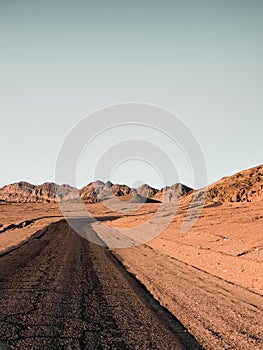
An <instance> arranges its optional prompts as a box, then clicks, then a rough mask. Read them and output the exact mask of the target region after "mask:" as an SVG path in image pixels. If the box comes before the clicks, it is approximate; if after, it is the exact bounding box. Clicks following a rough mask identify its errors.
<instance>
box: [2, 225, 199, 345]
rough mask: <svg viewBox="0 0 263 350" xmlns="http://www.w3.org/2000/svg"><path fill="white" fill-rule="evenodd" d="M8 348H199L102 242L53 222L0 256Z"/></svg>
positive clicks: (3, 333)
mask: <svg viewBox="0 0 263 350" xmlns="http://www.w3.org/2000/svg"><path fill="white" fill-rule="evenodd" d="M0 298H1V299H0V300H1V301H0V344H1V343H3V344H5V346H6V348H7V349H20V350H24V349H25V350H26V349H30V350H34V349H91V350H92V349H122V350H126V349H140V350H143V349H162V350H165V349H169V350H172V349H201V347H200V346H199V345H198V344H197V343H196V341H195V339H194V338H193V337H192V336H191V335H190V334H189V333H188V332H187V331H186V330H185V329H184V328H183V326H182V325H181V324H180V323H179V322H178V321H177V320H176V319H175V318H174V317H173V316H172V315H171V314H170V313H168V312H167V311H166V310H165V309H163V308H162V307H161V306H160V305H159V304H158V303H157V302H156V301H155V300H154V299H153V298H152V297H151V295H149V294H148V293H147V291H146V290H145V289H144V288H143V286H142V285H140V284H139V282H137V281H136V280H135V279H134V278H133V277H132V276H130V275H129V274H128V273H127V272H126V271H125V269H124V268H123V267H122V265H121V264H120V263H119V262H118V261H117V260H116V258H115V257H114V256H113V255H112V254H111V253H110V252H109V251H108V250H107V249H105V248H102V247H100V246H98V245H94V244H92V243H90V242H88V241H87V240H85V239H83V238H81V237H80V236H79V235H78V234H76V233H75V232H73V231H72V230H71V229H70V228H69V226H68V225H67V224H66V222H64V221H61V222H59V223H54V224H52V225H50V226H49V227H48V228H46V229H44V230H42V232H40V233H38V234H37V235H34V236H33V237H31V239H30V240H29V242H28V243H26V244H23V245H22V246H20V247H18V248H17V249H15V250H12V251H11V252H9V253H7V254H2V256H1V257H0Z"/></svg>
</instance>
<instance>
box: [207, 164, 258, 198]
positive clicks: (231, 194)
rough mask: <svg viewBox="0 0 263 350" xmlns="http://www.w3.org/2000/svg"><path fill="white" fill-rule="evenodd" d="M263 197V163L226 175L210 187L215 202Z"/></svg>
mask: <svg viewBox="0 0 263 350" xmlns="http://www.w3.org/2000/svg"><path fill="white" fill-rule="evenodd" d="M262 198H263V165H260V166H256V167H254V168H251V169H248V170H243V171H240V172H238V173H237V174H235V175H232V176H228V177H224V178H222V179H221V180H219V181H217V182H215V183H214V184H212V185H210V186H209V187H208V192H207V200H208V201H213V202H254V201H258V200H260V199H262Z"/></svg>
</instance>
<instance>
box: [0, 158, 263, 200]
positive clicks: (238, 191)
mask: <svg viewBox="0 0 263 350" xmlns="http://www.w3.org/2000/svg"><path fill="white" fill-rule="evenodd" d="M200 193H202V189H201V190H193V189H192V188H190V187H187V186H185V185H183V184H180V183H176V184H174V185H171V186H166V187H164V188H162V189H161V190H158V189H156V188H153V187H151V186H149V185H148V184H143V185H142V186H140V187H139V188H137V189H134V188H130V187H129V186H127V185H119V184H113V183H111V182H110V181H108V182H106V183H104V182H103V181H95V182H91V183H90V184H88V185H87V186H84V187H83V188H81V189H80V190H79V191H78V190H77V189H76V188H74V187H71V186H69V185H56V184H54V183H50V182H46V183H44V184H42V185H32V184H30V183H28V182H25V181H20V182H16V183H13V184H10V185H6V186H4V187H2V188H0V202H15V203H35V202H42V203H43V202H47V203H54V202H57V201H60V200H62V199H63V200H74V199H76V198H77V197H78V196H79V195H80V197H81V199H82V200H83V202H85V203H96V202H100V201H104V200H108V199H110V198H112V197H116V198H119V199H120V200H124V201H131V202H137V203H143V202H146V203H149V202H151V203H156V202H164V203H169V202H176V201H178V199H180V198H184V197H185V198H188V197H189V196H192V195H194V196H196V197H198V194H200ZM58 194H59V195H58ZM261 199H263V165H259V166H256V167H253V168H251V169H248V170H243V171H240V172H238V173H237V174H235V175H232V176H228V177H224V178H222V179H221V180H219V181H217V182H215V183H214V184H212V185H210V186H209V187H208V191H207V197H206V201H207V202H253V201H258V200H261Z"/></svg>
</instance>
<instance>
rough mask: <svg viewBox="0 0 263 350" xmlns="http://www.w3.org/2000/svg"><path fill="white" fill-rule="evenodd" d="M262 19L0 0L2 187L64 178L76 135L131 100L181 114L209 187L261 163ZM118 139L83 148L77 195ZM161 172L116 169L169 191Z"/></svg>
mask: <svg viewBox="0 0 263 350" xmlns="http://www.w3.org/2000/svg"><path fill="white" fill-rule="evenodd" d="M262 16H263V2H262V1H261V0H251V1H243V0H227V1H225V0H221V1H216V0H209V1H208V0H198V1H197V0H185V1H177V0H173V1H168V0H162V1H155V0H152V1H145V0H140V1H137V0H134V1H126V0H122V1H109V0H107V1H100V0H97V1H88V0H86V1H80V0H75V1H56V0H53V1H49V0H47V1H27V0H24V1H16V0H11V1H0V118H1V137H0V149H1V169H2V171H1V172H0V186H4V185H6V184H8V183H12V182H16V181H20V180H24V181H28V182H31V183H34V184H40V183H43V182H45V181H54V180H55V168H56V161H57V157H58V154H59V152H60V149H61V146H62V144H63V141H64V140H65V138H66V137H67V135H68V134H69V133H70V131H71V130H72V128H73V127H74V126H75V125H77V124H78V123H79V122H80V121H81V120H83V118H85V117H87V116H88V115H89V114H90V113H92V112H94V111H96V110H98V109H100V108H103V107H106V106H108V105H113V104H118V103H125V102H141V103H147V104H153V105H155V106H160V107H161V108H164V109H165V110H168V111H170V112H171V113H173V114H174V115H177V116H179V117H180V118H181V120H182V122H183V123H184V124H185V125H187V127H188V128H189V130H191V132H192V134H193V135H194V136H195V138H196V140H197V141H198V142H199V145H200V148H201V149H202V152H203V154H204V157H205V160H206V166H207V179H204V182H207V183H212V182H214V181H216V180H218V179H219V178H221V177H222V176H226V175H230V174H233V173H235V172H237V171H239V170H241V169H246V168H249V167H252V166H255V165H258V164H262V163H263V157H262V149H263V137H262V130H263V116H262V112H263V64H262V62H263V41H262V37H263V21H262ZM102 128H103V125H102ZM120 132H121V134H122V131H121V130H119V131H118V132H117V131H116V132H115V133H114V132H113V133H112V135H110V134H108V135H105V137H104V138H103V137H102V138H101V140H100V142H99V140H98V145H97V149H94V152H93V151H92V152H90V153H92V154H90V155H89V157H88V152H86V155H85V152H84V154H83V155H82V158H81V159H80V161H79V167H78V169H77V170H76V172H77V180H76V183H77V185H78V186H79V187H81V186H83V185H85V184H87V183H88V182H90V181H92V180H93V178H92V174H91V173H92V172H91V171H90V170H91V168H94V167H96V161H97V158H98V157H99V153H98V152H99V150H100V149H102V148H103V147H102V145H103V146H104V151H105V147H106V145H107V147H110V145H113V144H114V142H116V141H118V135H120ZM125 132H126V134H125V135H127V137H128V136H129V137H131V138H132V137H133V133H134V130H132V129H127V130H126V131H125ZM140 132H142V130H141V131H140ZM129 133H130V134H129ZM146 134H147V132H146ZM148 134H149V135H148V136H149V138H150V137H151V135H150V133H149V130H148ZM122 135H123V134H122ZM154 143H155V144H157V145H158V144H159V143H160V146H162V148H163V149H165V152H166V153H167V154H169V156H170V157H171V158H174V160H173V161H174V162H178V163H177V164H176V166H177V168H178V172H179V179H180V181H181V182H183V183H185V184H187V185H189V186H192V187H195V183H194V174H190V171H189V169H190V167H189V164H188V165H187V164H186V163H187V162H185V161H182V160H180V159H181V155H180V154H179V153H178V152H177V148H176V147H174V146H173V145H169V142H168V141H167V140H165V138H158V136H156V137H155V140H154ZM161 144H162V145H161ZM93 146H94V147H95V146H96V144H94V145H93ZM95 148H96V147H95ZM96 152H97V153H96ZM153 158H154V155H153ZM165 170H166V169H161V170H160V169H159V170H158V171H161V172H165ZM158 171H157V172H156V171H155V170H154V167H152V166H151V165H150V163H147V162H140V160H138V159H137V160H134V161H133V160H130V161H125V162H122V163H121V164H120V165H119V166H117V167H116V165H115V164H113V170H112V172H111V174H110V180H111V181H112V182H122V183H127V184H129V185H131V184H134V183H136V182H138V181H139V182H140V181H142V182H147V183H149V184H150V185H152V186H155V187H162V185H163V184H162V183H161V180H160V176H159V175H158ZM105 176H106V175H105ZM175 178H176V176H175ZM102 180H106V178H105V179H102ZM171 181H172V180H171ZM166 184H167V185H169V183H166Z"/></svg>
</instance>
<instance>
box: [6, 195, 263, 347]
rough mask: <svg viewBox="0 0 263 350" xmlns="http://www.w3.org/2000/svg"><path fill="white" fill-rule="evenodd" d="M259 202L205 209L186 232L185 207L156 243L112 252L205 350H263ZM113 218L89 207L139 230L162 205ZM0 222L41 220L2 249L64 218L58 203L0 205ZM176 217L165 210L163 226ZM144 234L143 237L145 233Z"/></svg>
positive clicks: (103, 215) (96, 208)
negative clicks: (166, 221) (140, 225)
mask: <svg viewBox="0 0 263 350" xmlns="http://www.w3.org/2000/svg"><path fill="white" fill-rule="evenodd" d="M262 204H263V203H262V201H256V202H252V203H246V202H244V203H224V204H223V205H216V204H215V205H207V206H206V207H205V208H204V209H203V211H202V213H201V215H200V219H199V220H198V221H197V222H196V223H195V225H194V227H193V228H192V229H191V230H190V231H189V232H187V233H185V234H182V233H181V232H180V228H181V225H182V222H183V219H184V216H185V214H186V209H185V206H181V207H180V209H179V211H178V213H177V215H176V216H175V217H174V218H173V220H172V222H171V224H170V225H169V227H168V228H167V229H165V230H164V231H163V232H162V233H161V234H160V235H159V236H158V237H156V238H155V239H153V240H151V241H150V242H147V243H145V244H143V245H141V246H138V247H133V248H126V249H115V250H114V253H115V254H116V256H117V257H118V258H119V259H120V260H121V261H122V262H123V264H124V265H125V267H126V268H127V269H128V270H129V271H130V272H131V273H132V274H134V275H135V276H136V277H137V278H138V279H139V280H140V281H141V282H142V283H143V284H144V285H145V286H146V288H147V289H148V290H149V291H150V292H151V293H152V295H153V296H154V297H155V298H156V299H157V300H159V301H160V303H161V304H163V305H164V306H165V307H166V308H167V309H168V310H169V311H171V312H172V313H173V314H174V315H175V316H176V317H177V318H178V319H179V320H180V321H181V322H182V323H183V325H184V326H185V327H186V328H187V329H188V330H189V331H190V333H191V334H193V335H194V336H195V338H196V339H197V340H198V341H199V342H200V343H201V345H202V346H204V348H206V349H222V350H223V349H262V347H263V329H262V324H263V317H262V311H263V297H262V294H263V292H262V291H263V279H262V267H263V233H262V223H263V208H262ZM123 206H125V208H126V210H125V211H121V212H117V213H116V212H112V211H111V210H110V209H108V208H106V207H105V206H104V205H102V204H100V203H98V204H91V205H89V207H88V208H89V211H90V212H91V213H93V215H94V216H96V217H100V220H103V222H101V223H99V225H105V224H106V225H108V226H111V227H113V228H114V227H120V228H125V227H136V226H138V224H141V223H143V222H145V221H147V222H150V221H151V218H152V217H153V216H154V213H155V212H156V211H158V209H159V204H144V205H142V206H139V207H138V210H137V211H134V207H133V208H131V209H132V210H131V211H130V212H129V211H128V210H127V206H129V205H128V204H127V203H123V202H122V203H121V204H120V207H123ZM0 210H1V214H0V215H1V216H0V218H1V219H0V223H1V225H2V227H1V228H0V230H4V229H5V228H6V227H7V226H8V225H10V224H13V223H15V224H18V223H21V222H24V221H25V220H32V219H37V220H35V221H34V222H33V223H31V224H29V225H28V226H25V227H23V228H15V229H9V230H6V231H5V232H3V233H1V234H0V246H1V248H0V249H1V250H4V249H6V248H7V247H9V246H11V245H15V244H17V243H18V242H19V240H21V239H26V237H28V236H29V235H31V234H32V233H33V232H35V231H37V230H38V229H40V228H42V227H44V226H46V225H47V224H48V223H50V222H52V221H57V220H60V219H61V216H60V215H61V214H60V211H59V209H58V208H57V207H56V205H55V204H40V203H39V204H37V203H36V204H9V205H8V204H2V205H0ZM172 213H173V206H171V205H168V206H167V207H165V208H164V209H163V210H162V211H161V212H158V216H159V221H160V222H162V220H165V217H166V216H167V215H171V214H172ZM142 234H143V232H142Z"/></svg>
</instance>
